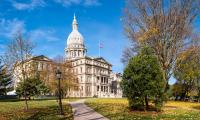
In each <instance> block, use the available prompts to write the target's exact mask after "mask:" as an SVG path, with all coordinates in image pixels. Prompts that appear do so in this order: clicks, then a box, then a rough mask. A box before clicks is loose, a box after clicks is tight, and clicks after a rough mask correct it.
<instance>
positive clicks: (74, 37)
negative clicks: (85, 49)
mask: <svg viewBox="0 0 200 120" xmlns="http://www.w3.org/2000/svg"><path fill="white" fill-rule="evenodd" d="M72 44H78V45H84V38H83V36H82V35H81V33H79V31H78V23H77V21H76V16H75V15H74V20H73V23H72V32H71V33H70V34H69V36H68V38H67V46H68V45H72Z"/></svg>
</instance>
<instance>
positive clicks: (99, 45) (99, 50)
mask: <svg viewBox="0 0 200 120" xmlns="http://www.w3.org/2000/svg"><path fill="white" fill-rule="evenodd" d="M98 47H99V57H100V56H101V46H100V40H99V45H98Z"/></svg>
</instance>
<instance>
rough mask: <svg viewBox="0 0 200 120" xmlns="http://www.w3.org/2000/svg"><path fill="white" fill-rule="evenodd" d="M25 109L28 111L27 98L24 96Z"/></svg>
mask: <svg viewBox="0 0 200 120" xmlns="http://www.w3.org/2000/svg"><path fill="white" fill-rule="evenodd" d="M25 106H26V107H25V109H26V110H28V100H27V96H26V95H25Z"/></svg>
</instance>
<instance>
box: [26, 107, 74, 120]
mask: <svg viewBox="0 0 200 120" xmlns="http://www.w3.org/2000/svg"><path fill="white" fill-rule="evenodd" d="M63 108H64V111H65V115H64V116H61V115H59V109H58V107H57V106H51V107H48V108H39V109H35V111H36V112H35V111H34V110H33V112H34V114H32V115H31V116H30V117H28V118H26V119H25V120H66V119H67V120H72V113H71V108H70V107H69V106H63ZM31 112H32V111H31Z"/></svg>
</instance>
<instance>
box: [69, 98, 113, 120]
mask: <svg viewBox="0 0 200 120" xmlns="http://www.w3.org/2000/svg"><path fill="white" fill-rule="evenodd" d="M84 101H85V100H79V101H75V102H70V105H71V106H72V109H73V112H74V120H109V119H108V118H105V117H104V116H103V115H101V114H99V113H97V112H95V111H94V110H93V109H92V108H90V107H88V106H86V105H85V104H84Z"/></svg>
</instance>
